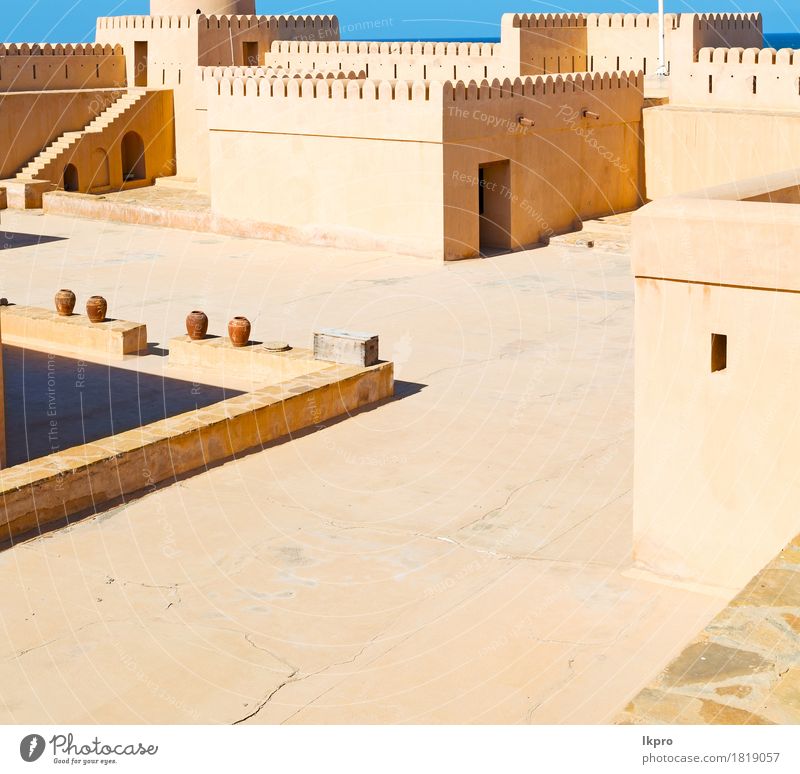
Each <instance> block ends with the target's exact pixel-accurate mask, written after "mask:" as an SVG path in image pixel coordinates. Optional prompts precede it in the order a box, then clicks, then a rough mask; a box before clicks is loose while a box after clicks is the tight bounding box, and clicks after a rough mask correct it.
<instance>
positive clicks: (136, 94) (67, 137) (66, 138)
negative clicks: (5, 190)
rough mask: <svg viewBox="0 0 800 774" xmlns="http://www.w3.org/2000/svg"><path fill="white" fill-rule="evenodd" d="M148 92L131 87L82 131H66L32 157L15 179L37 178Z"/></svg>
mask: <svg viewBox="0 0 800 774" xmlns="http://www.w3.org/2000/svg"><path fill="white" fill-rule="evenodd" d="M146 93H147V90H146V89H141V88H136V89H129V90H128V91H127V92H126V93H125V94H123V95H122V96H121V97H119V98H118V99H116V100H115V101H114V102H113V103H112V104H111V105H109V107H107V108H106V109H105V110H104V111H103V112H102V113H100V114H99V115H97V116H95V118H93V119H92V120H91V121H90V122H89V123H88V124H87V125H86V126H85V127H84V128H83V129H81V130H80V131H73V132H64V134H62V135H61V136H60V137H58V138H57V139H56V140H54V141H53V142H52V143H50V145H48V146H47V147H46V148H44V149H43V150H42V151H41V152H40V153H39V154H38V155H37V156H36V157H34V158H33V159H31V161H30V162H28V164H26V165H25V166H24V167H23V168H22V169H21V170H20V171H19V172H18V173H17V174H16V175H15V178H14V179H15V180H20V181H29V180H34V179H36V176H37V175H39V174H41V173H42V172H43V171H44V170H45V169H46V168H47V167H48V166H49V165H50V164H52V163H53V162H54V161H56V160H57V159H58V158H59V156H61V155H62V154H64V153H66V152H67V151H68V150H69V149H70V148H72V147H73V146H74V145H75V144H76V143H78V142H79V141H80V140H81V138H83V137H84V136H86V135H87V134H99V133H100V132H102V131H103V130H105V129H107V128H108V127H109V126H111V124H113V123H114V121H116V120H117V119H118V118H119V117H120V116H122V115H123V114H124V113H126V112H127V111H128V110H130V109H131V108H132V107H133V106H134V105H136V104H137V103H138V102H139V101H140V100H141V99H142V98H143V97H144V96H145V94H146Z"/></svg>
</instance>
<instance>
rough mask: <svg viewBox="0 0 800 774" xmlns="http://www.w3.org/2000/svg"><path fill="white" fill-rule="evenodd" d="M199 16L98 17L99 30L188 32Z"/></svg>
mask: <svg viewBox="0 0 800 774" xmlns="http://www.w3.org/2000/svg"><path fill="white" fill-rule="evenodd" d="M198 19H200V17H199V16H98V17H97V30H188V29H190V28H192V27H195V28H196V27H197V21H198Z"/></svg>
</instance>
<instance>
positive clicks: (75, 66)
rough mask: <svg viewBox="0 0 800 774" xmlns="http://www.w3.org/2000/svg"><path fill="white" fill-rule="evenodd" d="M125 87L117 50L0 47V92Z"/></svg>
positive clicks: (44, 45) (35, 45) (122, 58)
mask: <svg viewBox="0 0 800 774" xmlns="http://www.w3.org/2000/svg"><path fill="white" fill-rule="evenodd" d="M124 84H125V55H124V53H123V50H122V47H121V46H118V45H117V46H112V45H108V44H107V45H101V44H86V45H82V44H77V45H71V44H67V45H61V44H57V45H51V44H50V43H41V44H39V43H19V44H15V43H11V44H8V45H0V92H12V91H52V90H62V89H103V88H108V87H118V86H120V85H124Z"/></svg>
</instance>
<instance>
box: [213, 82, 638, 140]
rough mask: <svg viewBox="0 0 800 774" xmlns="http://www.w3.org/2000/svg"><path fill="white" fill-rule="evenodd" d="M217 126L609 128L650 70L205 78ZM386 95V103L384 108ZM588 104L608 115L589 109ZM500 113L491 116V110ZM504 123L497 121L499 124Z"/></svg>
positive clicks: (437, 133) (341, 131) (457, 131)
mask: <svg viewBox="0 0 800 774" xmlns="http://www.w3.org/2000/svg"><path fill="white" fill-rule="evenodd" d="M204 83H205V86H206V89H207V97H208V110H209V113H208V115H209V127H210V128H211V129H212V131H214V130H224V131H234V130H241V131H252V130H253V129H254V127H258V129H259V131H269V132H279V133H282V134H299V135H310V136H318V135H329V136H348V137H361V138H364V139H370V138H374V137H381V138H383V139H387V140H402V141H409V140H418V141H425V142H437V143H441V142H449V141H455V142H460V141H461V140H462V139H466V138H469V137H473V136H476V135H485V134H487V132H489V133H491V132H492V131H497V130H498V127H499V129H500V131H501V132H502V134H504V135H511V134H513V133H514V132H522V131H523V126H522V125H521V124H520V123H519V116H520V115H523V116H524V117H525V118H529V119H531V120H532V121H534V123H535V128H533V129H531V130H530V131H531V132H532V133H534V134H536V133H538V132H542V131H564V132H569V131H576V129H580V128H585V129H587V130H588V129H594V130H595V131H597V130H599V129H600V128H602V127H603V126H608V125H618V124H624V123H631V124H633V123H636V122H638V121H639V120H640V118H641V109H642V99H643V97H642V86H643V76H642V74H641V73H611V74H609V73H606V74H603V75H600V74H599V73H595V74H585V75H584V74H580V73H578V74H568V75H564V76H561V75H557V76H537V77H533V78H516V79H514V80H513V81H512V80H510V79H505V80H504V81H500V80H498V79H495V80H494V81H492V82H491V83H490V82H489V81H483V82H481V83H478V82H476V81H470V82H469V83H464V82H463V81H458V82H456V83H454V82H452V81H446V82H444V83H442V82H439V81H413V82H412V81H402V80H400V81H387V80H381V81H374V80H370V79H359V80H348V79H343V78H321V77H317V78H313V77H306V78H297V77H283V78H280V77H279V78H261V79H259V78H253V77H247V78H246V77H241V76H235V77H221V78H220V77H214V76H211V75H207V76H206V77H205V80H204ZM376 102H380V103H383V104H382V106H381V109H380V110H376V109H375V107H376ZM586 111H588V112H590V113H591V114H594V115H596V116H598V117H599V118H597V119H592V122H591V126H589V119H588V118H587V117H586V115H585V114H584V113H585V112H586ZM488 117H491V121H489V118H488ZM493 127H494V128H493Z"/></svg>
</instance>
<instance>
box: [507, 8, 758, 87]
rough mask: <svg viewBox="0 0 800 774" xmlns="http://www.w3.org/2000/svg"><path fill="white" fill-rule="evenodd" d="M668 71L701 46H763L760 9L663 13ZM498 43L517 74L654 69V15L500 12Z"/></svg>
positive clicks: (687, 60)
mask: <svg viewBox="0 0 800 774" xmlns="http://www.w3.org/2000/svg"><path fill="white" fill-rule="evenodd" d="M665 21H666V25H665V55H666V60H667V64H668V66H669V67H670V72H673V73H674V72H675V71H676V68H678V69H680V68H682V67H683V66H685V65H688V64H689V63H691V62H692V61H694V58H695V56H696V55H697V52H698V51H699V50H700V49H701V48H703V47H704V46H712V45H713V46H723V45H724V46H759V47H760V46H762V45H763V33H762V20H761V15H760V14H691V13H688V14H687V13H684V14H666V15H665ZM501 46H502V48H503V51H504V56H505V58H506V59H507V61H508V62H509V67H511V68H512V69H514V68H516V69H518V70H519V73H518V74H522V75H530V74H537V73H565V72H572V71H582V70H589V71H590V72H601V73H602V72H615V71H620V70H635V71H638V70H642V71H643V72H644V73H645V75H651V74H653V73H655V71H656V69H657V68H658V64H659V61H658V48H659V47H658V14H655V13H651V14H647V13H638V14H637V13H628V14H622V13H614V14H609V13H599V14H598V13H590V14H505V15H504V16H503V19H502V22H501Z"/></svg>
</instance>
